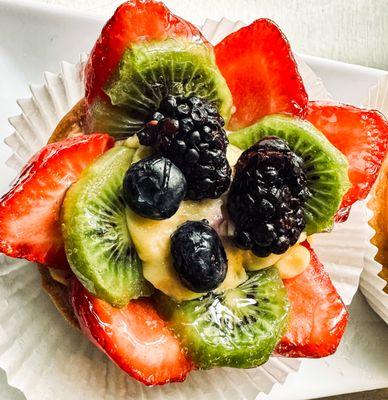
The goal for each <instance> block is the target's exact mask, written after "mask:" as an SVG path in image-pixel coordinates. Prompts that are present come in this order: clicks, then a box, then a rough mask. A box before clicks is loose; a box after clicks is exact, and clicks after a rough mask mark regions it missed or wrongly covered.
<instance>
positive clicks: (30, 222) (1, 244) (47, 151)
mask: <svg viewBox="0 0 388 400" xmlns="http://www.w3.org/2000/svg"><path fill="white" fill-rule="evenodd" d="M112 146H113V139H112V138H111V137H109V136H108V135H105V134H94V135H90V136H84V135H82V136H77V137H72V138H69V139H65V140H63V141H61V142H58V143H53V144H49V145H47V146H45V147H44V148H43V149H42V150H40V151H39V152H38V153H37V154H36V155H35V156H34V157H32V158H31V160H30V161H29V162H28V164H27V165H26V166H25V167H24V169H23V170H22V172H21V174H20V176H19V178H18V180H17V181H16V183H15V184H14V185H13V187H12V188H11V189H10V191H9V192H8V193H6V194H5V195H4V196H3V197H2V198H1V199H0V252H2V253H4V254H6V255H8V256H11V257H18V258H25V259H26V260H29V261H34V262H39V263H41V264H47V265H50V266H51V267H58V268H68V264H67V261H66V256H65V251H64V247H63V240H62V234H61V226H60V223H59V214H60V209H61V205H62V201H63V198H64V196H65V193H66V191H67V189H68V188H69V187H70V185H71V184H72V183H73V182H75V181H76V180H77V179H78V177H79V176H80V175H81V173H82V171H83V170H84V169H85V168H86V167H87V166H88V165H89V164H90V163H91V162H93V161H94V160H95V159H96V158H97V157H99V156H100V155H101V154H102V153H104V152H105V151H106V150H108V149H109V148H110V147H112Z"/></svg>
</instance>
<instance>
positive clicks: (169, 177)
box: [123, 156, 187, 220]
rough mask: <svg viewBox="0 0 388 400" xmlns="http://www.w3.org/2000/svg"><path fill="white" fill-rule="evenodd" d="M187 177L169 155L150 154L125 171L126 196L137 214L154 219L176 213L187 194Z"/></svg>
mask: <svg viewBox="0 0 388 400" xmlns="http://www.w3.org/2000/svg"><path fill="white" fill-rule="evenodd" d="M186 186H187V185H186V179H185V177H184V175H183V174H182V172H181V171H180V169H179V168H178V167H176V166H175V165H174V164H173V163H172V162H171V161H170V160H168V159H167V158H165V157H155V156H152V157H149V158H145V159H143V160H140V161H139V162H137V163H135V164H133V165H132V166H131V167H130V168H129V169H128V171H127V172H126V174H125V177H124V182H123V196H124V199H125V201H126V203H127V204H128V206H129V207H130V208H131V209H132V210H133V211H135V212H136V213H137V214H139V215H141V216H142V217H145V218H150V219H156V220H161V219H166V218H170V217H171V216H172V215H174V214H175V213H176V212H177V210H178V208H179V205H180V203H181V201H182V200H183V199H184V198H185V196H186Z"/></svg>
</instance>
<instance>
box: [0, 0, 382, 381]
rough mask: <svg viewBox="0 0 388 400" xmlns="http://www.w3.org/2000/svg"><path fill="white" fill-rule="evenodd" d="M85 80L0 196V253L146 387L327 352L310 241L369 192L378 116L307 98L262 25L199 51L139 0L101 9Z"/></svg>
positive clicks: (378, 159)
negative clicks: (20, 264) (30, 273)
mask: <svg viewBox="0 0 388 400" xmlns="http://www.w3.org/2000/svg"><path fill="white" fill-rule="evenodd" d="M84 77H85V96H84V98H83V99H82V100H81V101H80V102H79V103H78V104H77V105H76V106H75V107H74V108H73V109H72V110H71V111H70V113H69V114H68V115H66V116H65V117H64V119H63V120H62V121H61V122H60V123H59V125H58V127H57V128H56V129H55V131H54V132H53V134H52V136H51V138H50V140H49V143H48V144H47V146H45V147H44V148H43V149H41V150H40V151H39V152H38V153H37V154H36V155H34V157H33V158H32V159H31V160H30V161H29V162H28V163H27V165H26V166H25V167H24V169H23V170H22V171H21V174H20V176H19V178H18V179H17V181H16V182H15V183H14V185H13V186H12V188H11V189H10V191H9V192H8V193H6V194H5V195H4V196H3V197H2V198H1V200H0V251H1V252H3V253H4V254H6V255H8V256H11V257H18V258H24V259H26V260H29V261H32V262H36V263H38V264H39V270H40V272H41V275H42V283H43V287H44V288H45V290H46V291H47V292H48V293H49V295H50V296H51V298H52V300H53V301H54V303H55V304H56V305H57V307H58V309H59V310H60V311H61V312H62V314H63V315H64V316H65V317H66V319H67V320H68V321H69V322H71V324H72V325H73V326H74V327H76V328H78V329H80V330H81V331H82V332H83V333H84V334H86V336H87V337H89V339H90V340H91V341H92V342H93V343H94V344H95V345H96V346H97V347H99V348H100V349H101V350H102V351H103V352H105V353H106V355H107V356H108V357H110V359H111V360H112V361H113V362H115V363H116V364H117V365H118V366H119V367H121V368H122V370H123V371H125V372H126V373H128V374H129V375H131V376H132V377H133V378H135V379H137V380H139V381H141V382H143V383H144V384H145V385H161V384H166V383H169V382H177V381H183V380H184V379H185V378H186V376H187V375H188V374H189V372H190V371H192V370H194V369H209V368H216V367H234V368H252V367H256V366H259V365H261V364H263V363H265V362H266V361H267V360H268V359H269V357H270V356H271V355H274V356H278V357H280V356H281V357H315V358H317V357H325V356H328V355H330V354H332V353H334V352H335V351H336V349H337V347H338V345H339V343H340V340H341V338H342V335H343V333H344V330H345V327H346V323H347V320H348V312H347V310H346V307H345V306H344V304H343V302H342V300H341V298H340V296H339V295H338V293H337V291H336V289H335V287H334V286H333V284H332V282H331V280H330V277H329V275H328V274H327V272H326V271H325V268H324V266H323V265H322V263H321V262H320V261H319V259H318V257H317V255H316V254H315V252H314V249H313V247H312V244H311V243H312V241H311V239H310V238H311V236H312V235H314V234H318V233H322V234H327V235H330V230H331V229H332V227H333V224H334V223H335V222H336V223H341V222H343V221H345V220H346V218H347V216H348V214H349V211H350V208H351V206H352V204H353V203H354V202H356V201H359V200H363V199H365V197H366V196H367V195H368V193H369V191H370V189H371V187H372V185H373V183H374V181H375V180H376V177H377V174H378V172H379V169H380V166H381V164H382V162H383V159H384V157H385V154H386V151H387V146H388V123H387V121H386V120H385V119H384V117H383V116H382V115H381V114H379V113H378V112H377V111H370V110H362V109H359V108H356V107H352V106H347V105H343V104H337V103H327V102H311V101H309V99H308V96H307V94H306V91H305V88H304V86H303V82H302V79H301V77H300V75H299V72H298V68H297V65H296V63H295V60H294V57H293V54H292V52H291V49H290V46H289V43H288V41H287V39H286V38H285V37H284V35H283V33H282V32H281V31H280V29H279V28H278V27H277V26H276V24H275V23H273V22H272V21H270V20H267V19H259V20H256V21H255V22H253V23H252V24H251V25H249V26H247V27H244V28H242V29H240V30H238V31H237V32H235V33H232V34H230V35H229V36H228V37H226V38H225V39H224V40H223V41H222V42H221V43H219V44H217V45H216V46H215V47H213V46H212V45H211V44H210V43H209V42H208V41H207V40H206V39H205V38H204V37H203V36H202V34H201V32H200V31H199V30H198V29H197V28H196V27H195V26H193V25H192V24H190V23H189V22H187V21H185V20H183V19H181V18H179V17H177V16H175V15H173V14H172V13H171V12H170V11H169V10H168V9H167V8H166V7H165V6H164V5H163V4H162V3H159V2H155V1H151V0H133V1H129V2H126V3H124V4H122V5H121V6H120V7H119V8H118V9H117V10H116V12H115V14H114V15H113V17H112V18H111V19H110V20H109V21H108V22H107V24H106V25H105V27H104V28H103V30H102V33H101V36H100V37H99V38H98V40H97V42H96V44H95V46H94V48H93V49H92V51H91V53H90V55H89V58H88V61H87V63H86V66H85V70H84Z"/></svg>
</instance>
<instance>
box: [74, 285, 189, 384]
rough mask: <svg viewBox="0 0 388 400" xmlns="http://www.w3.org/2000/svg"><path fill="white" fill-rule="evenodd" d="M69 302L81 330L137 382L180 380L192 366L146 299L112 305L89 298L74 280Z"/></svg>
mask: <svg viewBox="0 0 388 400" xmlns="http://www.w3.org/2000/svg"><path fill="white" fill-rule="evenodd" d="M71 302H72V305H73V309H74V312H75V314H76V316H77V318H78V321H79V323H80V325H81V328H82V330H83V331H84V333H85V334H86V335H87V336H88V337H89V338H90V339H91V341H92V342H93V343H94V344H95V345H96V346H97V347H99V348H100V349H101V350H102V351H104V352H105V353H106V354H107V355H108V356H109V357H110V358H111V359H112V360H113V361H114V362H115V363H116V364H117V365H118V366H119V367H120V368H122V369H123V370H124V371H125V372H127V373H128V374H130V375H131V376H133V377H134V378H136V379H137V380H139V381H140V382H143V383H145V384H146V385H162V384H165V383H168V382H180V381H183V380H184V379H185V378H186V376H187V374H188V373H189V372H190V371H191V370H192V369H193V364H192V362H191V361H189V360H188V359H187V358H186V356H185V354H184V352H183V350H182V348H181V346H180V343H179V342H178V340H177V338H176V337H175V336H174V335H173V334H172V332H171V331H170V330H169V329H168V328H167V326H166V324H165V322H164V321H163V320H162V319H161V318H160V317H159V315H158V313H157V312H156V311H155V309H154V307H153V305H152V303H151V300H150V299H146V298H143V299H138V300H132V301H131V302H130V303H129V304H128V305H127V306H125V307H124V308H121V309H118V308H114V307H112V306H111V305H110V304H108V303H106V302H104V301H102V300H99V299H97V298H95V297H93V296H92V295H91V294H90V293H89V292H88V291H87V290H86V289H85V288H84V287H83V286H82V285H81V284H80V283H79V282H78V281H77V280H76V279H74V280H73V282H72V288H71Z"/></svg>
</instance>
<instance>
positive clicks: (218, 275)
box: [171, 220, 228, 293]
mask: <svg viewBox="0 0 388 400" xmlns="http://www.w3.org/2000/svg"><path fill="white" fill-rule="evenodd" d="M171 255H172V258H173V264H174V268H175V270H176V272H177V274H178V276H179V278H180V280H181V281H182V283H183V284H184V285H185V286H186V287H187V288H189V289H190V290H192V291H193V292H196V293H205V292H209V291H211V290H214V289H216V288H217V287H218V286H219V285H220V284H221V282H223V280H224V279H225V276H226V272H227V268H228V264H227V263H228V260H227V258H226V253H225V249H224V246H223V245H222V242H221V239H220V238H219V236H218V235H217V232H216V231H215V230H214V229H213V228H212V227H210V226H209V224H208V222H207V221H205V220H204V221H187V222H185V223H184V224H183V225H181V226H180V227H179V228H178V229H177V230H176V231H175V232H174V234H173V235H172V237H171Z"/></svg>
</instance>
